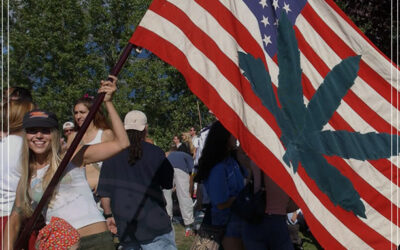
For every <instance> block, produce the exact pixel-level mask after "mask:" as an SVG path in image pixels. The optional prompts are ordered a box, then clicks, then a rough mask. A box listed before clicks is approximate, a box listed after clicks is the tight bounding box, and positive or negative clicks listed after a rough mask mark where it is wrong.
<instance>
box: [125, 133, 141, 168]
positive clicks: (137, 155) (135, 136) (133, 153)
mask: <svg viewBox="0 0 400 250" xmlns="http://www.w3.org/2000/svg"><path fill="white" fill-rule="evenodd" d="M126 133H127V134H128V138H129V142H130V145H129V160H128V163H129V164H130V165H134V164H135V163H136V162H137V161H138V160H140V159H141V158H142V155H143V152H142V144H141V143H142V141H143V140H144V139H145V138H146V130H143V131H138V130H134V129H128V130H126Z"/></svg>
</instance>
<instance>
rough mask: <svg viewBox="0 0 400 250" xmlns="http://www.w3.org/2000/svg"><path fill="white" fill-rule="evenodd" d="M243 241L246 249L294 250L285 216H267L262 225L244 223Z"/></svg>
mask: <svg viewBox="0 0 400 250" xmlns="http://www.w3.org/2000/svg"><path fill="white" fill-rule="evenodd" d="M242 240H243V243H244V246H245V247H246V249H252V250H265V249H269V250H293V249H294V248H293V244H292V241H291V240H290V236H289V230H288V226H287V224H286V216H285V215H268V214H265V215H264V218H263V221H262V223H260V224H249V223H244V227H243V234H242Z"/></svg>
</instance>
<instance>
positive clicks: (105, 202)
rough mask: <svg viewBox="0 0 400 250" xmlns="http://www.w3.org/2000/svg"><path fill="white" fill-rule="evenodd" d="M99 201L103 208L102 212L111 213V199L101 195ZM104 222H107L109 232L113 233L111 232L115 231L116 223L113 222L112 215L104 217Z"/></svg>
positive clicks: (114, 232)
mask: <svg viewBox="0 0 400 250" xmlns="http://www.w3.org/2000/svg"><path fill="white" fill-rule="evenodd" d="M100 202H101V206H102V207H103V209H104V214H112V211H111V199H110V198H108V197H102V198H101V200H100ZM106 224H107V227H108V230H110V231H111V233H113V234H116V233H117V225H116V224H115V219H114V216H112V217H109V218H106Z"/></svg>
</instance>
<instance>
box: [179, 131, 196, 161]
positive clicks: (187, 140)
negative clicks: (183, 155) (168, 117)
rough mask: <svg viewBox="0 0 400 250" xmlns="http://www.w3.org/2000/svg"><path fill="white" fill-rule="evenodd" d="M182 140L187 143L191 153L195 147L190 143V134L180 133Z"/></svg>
mask: <svg viewBox="0 0 400 250" xmlns="http://www.w3.org/2000/svg"><path fill="white" fill-rule="evenodd" d="M182 142H185V143H187V144H188V145H189V149H190V153H191V154H192V155H193V154H194V151H195V147H194V145H193V143H192V137H191V136H190V133H189V132H183V133H182Z"/></svg>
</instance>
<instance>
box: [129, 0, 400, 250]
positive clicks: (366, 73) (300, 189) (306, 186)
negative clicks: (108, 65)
mask: <svg viewBox="0 0 400 250" xmlns="http://www.w3.org/2000/svg"><path fill="white" fill-rule="evenodd" d="M281 11H285V12H286V13H287V15H288V17H289V19H290V20H291V21H292V22H293V23H294V29H295V33H296V37H297V40H298V45H299V49H300V58H301V67H302V70H303V82H302V85H303V86H302V87H303V92H304V102H305V104H307V103H308V101H309V100H310V99H311V97H312V96H313V94H314V93H315V91H316V89H317V88H318V86H319V85H320V84H321V82H322V80H323V78H324V77H325V76H326V74H327V73H328V72H329V71H330V70H331V69H332V68H333V67H334V66H335V65H336V64H338V63H339V62H340V61H341V60H343V59H344V58H347V57H349V56H354V55H362V59H361V63H360V70H359V72H358V77H357V78H356V81H355V84H354V85H353V86H352V88H351V89H350V91H349V92H348V93H347V94H346V96H345V97H344V98H343V100H342V102H341V105H340V106H339V108H338V109H337V111H336V113H335V114H334V115H333V117H332V118H331V120H330V121H329V124H327V125H326V126H325V127H324V129H326V130H328V129H330V130H347V131H358V132H360V133H367V132H373V131H375V132H384V133H389V134H398V118H399V110H398V107H397V98H398V94H399V92H398V89H397V88H398V85H397V84H398V78H397V77H398V74H399V71H398V68H397V66H395V65H393V64H392V63H391V62H390V60H388V58H386V57H385V56H384V55H383V54H382V53H381V52H380V51H379V50H378V49H377V48H376V47H375V46H374V45H373V44H372V43H371V42H370V41H369V40H368V39H367V38H366V37H365V36H364V35H363V34H362V33H361V32H360V31H359V30H358V28H357V27H356V26H355V25H354V24H353V23H352V22H351V21H350V20H349V18H347V17H346V16H345V14H344V13H343V12H342V11H341V10H340V9H339V8H338V7H337V6H336V5H335V4H334V3H333V1H332V0H325V1H324V0H309V1H308V2H306V1H303V0H298V1H294V2H293V1H289V0H288V1H286V0H285V1H283V0H251V1H248V0H244V1H242V0H223V1H211V0H184V1H182V0H169V1H166V0H154V1H153V3H152V4H151V6H150V8H149V10H148V11H147V13H146V14H145V16H144V18H143V19H142V21H141V23H140V25H139V26H138V27H137V29H136V31H135V32H134V34H133V36H132V38H131V40H130V42H131V43H133V44H135V45H138V46H141V47H144V48H146V49H149V50H150V51H152V52H153V53H154V54H156V55H157V56H159V57H160V58H161V59H162V60H164V61H166V62H167V63H169V64H171V65H173V66H174V67H176V68H177V69H178V70H179V71H180V72H181V73H182V74H183V75H184V77H185V79H186V81H187V84H188V86H189V88H190V89H191V90H192V91H193V93H195V94H196V95H197V96H198V97H199V98H200V99H201V100H202V101H203V102H204V103H205V104H206V105H207V106H208V107H209V108H210V109H211V110H212V111H213V112H214V113H215V114H216V116H217V117H218V118H219V119H220V120H221V122H222V123H223V124H224V126H226V127H227V129H229V130H230V131H231V132H232V133H233V134H234V135H235V136H236V137H237V138H238V139H239V140H240V142H241V145H242V147H243V148H244V150H245V151H246V152H247V153H248V154H249V155H250V157H251V158H252V159H253V160H254V161H255V162H256V163H257V164H258V165H259V166H260V167H261V168H262V169H263V170H264V171H265V172H266V173H267V174H268V175H270V176H271V178H273V180H275V181H276V182H277V183H278V184H279V185H280V186H281V187H282V188H283V189H284V190H285V191H286V192H287V193H288V194H290V196H291V197H292V198H293V199H294V200H295V202H296V203H297V204H298V205H299V206H300V207H301V208H302V210H303V213H304V215H305V218H306V220H307V223H308V224H309V226H310V228H311V230H312V232H313V234H314V236H315V237H316V238H317V240H318V241H319V243H320V244H321V245H322V246H323V247H325V248H333V249H342V248H350V249H368V248H376V249H389V248H394V247H397V245H398V244H399V237H400V235H399V220H398V216H399V214H398V213H399V205H398V203H399V202H398V196H399V183H398V178H397V175H398V168H397V166H398V158H397V157H392V158H390V159H381V160H374V161H360V160H354V159H349V160H348V159H342V158H340V157H334V156H331V157H328V156H325V158H326V159H327V161H328V162H329V163H330V164H331V165H333V166H335V167H336V168H337V169H338V170H339V171H340V172H341V173H342V174H343V175H344V176H346V177H347V178H349V179H350V180H351V182H352V183H353V185H354V188H355V189H356V190H357V192H358V193H359V194H360V196H361V201H362V202H363V204H364V206H365V208H366V216H367V218H366V219H364V218H361V217H357V216H355V215H354V214H353V213H351V212H348V211H345V210H344V209H342V208H341V207H339V206H335V205H334V204H333V203H332V202H331V201H330V199H329V198H328V197H327V195H325V194H324V193H322V192H321V190H319V189H318V187H317V185H316V184H315V182H314V181H313V180H312V179H311V178H310V177H309V176H308V175H307V174H306V172H305V171H304V168H303V167H302V166H300V167H299V169H298V171H297V172H296V173H294V171H293V168H291V167H288V166H287V165H286V164H285V163H284V162H283V160H282V156H283V154H284V153H285V149H284V147H283V145H282V143H281V141H280V140H279V137H280V135H281V131H280V128H279V126H278V125H277V122H276V121H275V119H274V117H273V115H272V114H271V113H270V112H269V111H268V110H267V109H266V108H265V107H264V106H263V105H262V104H261V101H260V100H259V98H258V97H257V96H256V95H255V93H254V92H253V91H252V88H251V86H250V84H249V82H248V80H247V79H246V78H245V77H244V76H243V75H242V74H241V71H240V69H239V66H238V54H237V52H238V51H243V52H246V53H250V54H252V55H253V56H255V57H256V58H257V57H258V58H261V59H262V60H263V61H264V63H265V65H266V68H267V69H268V71H269V73H270V75H271V79H272V82H273V84H274V90H275V91H276V87H277V83H278V80H277V79H278V73H279V71H278V65H277V56H276V44H274V43H276V35H274V34H275V33H276V31H274V30H273V29H271V27H273V25H274V24H275V21H276V18H277V17H279V16H280V13H281ZM267 19H268V20H267ZM274 32H275V33H274ZM274 46H275V49H274Z"/></svg>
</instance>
